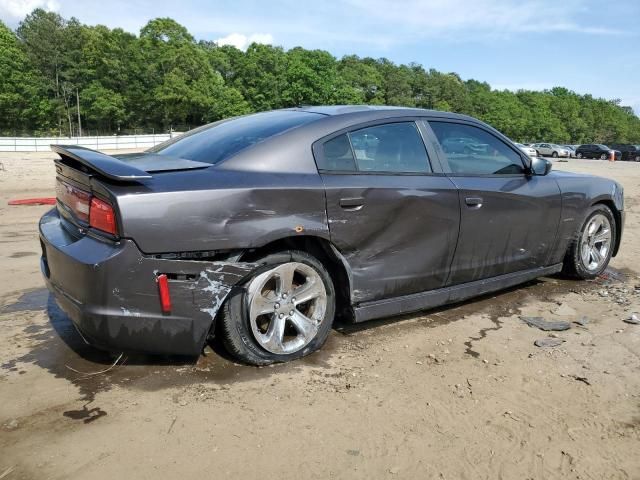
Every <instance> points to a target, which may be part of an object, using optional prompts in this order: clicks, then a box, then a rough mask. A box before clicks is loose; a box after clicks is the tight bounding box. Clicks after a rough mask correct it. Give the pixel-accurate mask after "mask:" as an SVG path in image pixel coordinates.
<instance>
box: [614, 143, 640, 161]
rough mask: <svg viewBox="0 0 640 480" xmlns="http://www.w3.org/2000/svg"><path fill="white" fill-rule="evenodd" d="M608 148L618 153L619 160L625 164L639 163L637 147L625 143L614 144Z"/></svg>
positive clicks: (639, 157) (639, 151) (639, 153)
mask: <svg viewBox="0 0 640 480" xmlns="http://www.w3.org/2000/svg"><path fill="white" fill-rule="evenodd" d="M610 147H611V148H612V149H614V150H617V151H619V152H620V160H623V161H625V162H627V161H628V162H640V148H638V146H636V145H629V144H626V143H614V144H612V145H610Z"/></svg>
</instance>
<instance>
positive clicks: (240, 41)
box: [216, 33, 273, 50]
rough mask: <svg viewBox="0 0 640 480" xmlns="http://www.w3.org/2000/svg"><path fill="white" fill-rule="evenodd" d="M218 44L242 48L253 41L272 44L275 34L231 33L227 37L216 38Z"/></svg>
mask: <svg viewBox="0 0 640 480" xmlns="http://www.w3.org/2000/svg"><path fill="white" fill-rule="evenodd" d="M216 43H217V44H218V45H231V46H234V47H236V48H239V49H240V50H246V49H247V47H248V46H249V45H251V44H252V43H262V44H272V43H273V35H271V34H270V33H253V34H251V35H249V36H247V35H244V34H242V33H230V34H229V35H227V36H226V37H222V38H218V39H217V40H216Z"/></svg>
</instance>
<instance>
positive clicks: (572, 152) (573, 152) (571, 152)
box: [562, 145, 576, 158]
mask: <svg viewBox="0 0 640 480" xmlns="http://www.w3.org/2000/svg"><path fill="white" fill-rule="evenodd" d="M562 146H563V147H564V148H566V149H567V150H569V157H570V158H575V157H576V147H574V146H573V145H562Z"/></svg>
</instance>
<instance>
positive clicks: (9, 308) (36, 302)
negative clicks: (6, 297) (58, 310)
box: [0, 288, 49, 313]
mask: <svg viewBox="0 0 640 480" xmlns="http://www.w3.org/2000/svg"><path fill="white" fill-rule="evenodd" d="M48 300H49V291H48V290H47V289H46V288H38V289H36V290H29V291H27V292H25V293H23V294H22V295H20V297H18V299H17V300H16V301H15V302H13V303H10V304H8V305H4V306H3V307H0V313H13V312H23V311H37V310H44V309H45V308H47V302H48Z"/></svg>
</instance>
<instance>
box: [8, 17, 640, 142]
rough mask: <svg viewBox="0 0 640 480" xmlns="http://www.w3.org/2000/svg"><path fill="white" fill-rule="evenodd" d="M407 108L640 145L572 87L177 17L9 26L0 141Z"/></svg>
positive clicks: (616, 105) (626, 125) (504, 127)
mask: <svg viewBox="0 0 640 480" xmlns="http://www.w3.org/2000/svg"><path fill="white" fill-rule="evenodd" d="M319 104H371V105H402V106H410V107H422V108H434V109H438V110H446V111H451V112H459V113H464V114H468V115H472V116H474V117H477V118H480V119H481V120H483V121H485V122H487V123H489V124H491V125H492V126H494V127H495V128H497V129H498V130H501V131H502V132H503V133H505V134H506V135H508V136H509V137H511V138H512V139H514V140H517V141H521V142H530V141H548V142H555V143H592V142H593V143H605V144H606V143H613V142H621V143H626V142H629V143H636V144H640V118H638V117H637V116H636V115H635V114H634V112H633V110H632V109H631V108H630V107H623V106H620V101H619V100H605V99H601V98H594V97H593V96H591V95H579V94H577V93H575V92H573V91H570V90H568V89H566V88H562V87H556V88H552V89H550V90H545V91H542V92H540V91H528V90H520V91H518V92H511V91H507V90H503V91H498V90H494V89H492V88H491V87H490V85H489V84H487V83H486V82H480V81H477V80H463V79H461V78H460V76H459V75H457V74H456V73H444V72H439V71H437V70H435V69H428V70H427V69H425V68H424V67H423V66H422V65H419V64H417V63H410V64H408V65H398V64H395V63H393V62H392V61H390V60H388V59H386V58H379V59H374V58H368V57H367V58H361V57H358V56H356V55H347V56H344V57H342V58H341V59H337V58H335V57H334V56H333V55H331V54H330V53H329V52H326V51H323V50H307V49H304V48H301V47H295V48H292V49H290V50H285V49H283V48H282V47H277V46H271V45H261V44H252V45H250V46H249V47H248V48H247V50H246V51H241V50H239V49H237V48H235V47H232V46H219V45H217V44H216V43H215V42H210V41H203V40H201V41H196V40H195V38H194V37H193V36H192V35H191V34H190V33H189V32H188V30H187V29H186V28H185V27H184V26H182V25H180V24H178V23H177V22H175V21H174V20H172V19H170V18H156V19H154V20H151V21H149V23H147V24H146V25H145V26H144V27H143V28H142V29H141V31H140V34H139V35H138V36H136V35H133V34H131V33H128V32H125V31H124V30H122V29H120V28H114V29H109V28H107V27H105V26H102V25H97V26H90V25H84V24H82V23H80V22H79V21H78V20H77V19H75V18H71V19H65V18H63V17H61V16H60V15H58V14H56V13H53V12H46V11H44V10H41V9H36V10H34V11H33V12H32V13H31V14H29V15H27V17H26V18H25V19H24V20H23V21H22V22H21V23H20V24H19V26H18V28H17V29H16V30H15V31H13V30H11V29H10V28H8V27H7V26H6V25H5V24H3V23H2V22H0V135H15V134H18V135H20V134H25V133H29V134H36V135H45V134H47V135H77V134H78V133H80V132H82V131H85V132H86V131H91V130H93V131H96V130H97V131H101V132H112V133H125V132H128V131H130V130H133V129H143V130H144V129H147V130H148V129H155V130H164V131H166V130H168V129H170V128H172V127H173V128H175V127H176V126H179V128H180V127H182V128H184V126H191V127H195V126H198V125H202V124H204V123H208V122H211V121H215V120H219V119H221V118H226V117H229V116H235V115H242V114H246V113H250V112H256V111H263V110H270V109H275V108H285V107H292V106H297V105H319Z"/></svg>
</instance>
